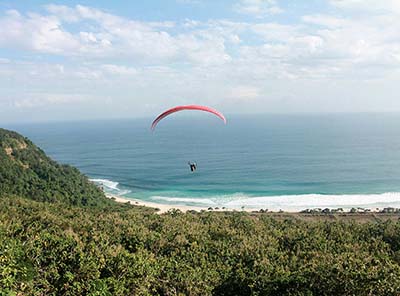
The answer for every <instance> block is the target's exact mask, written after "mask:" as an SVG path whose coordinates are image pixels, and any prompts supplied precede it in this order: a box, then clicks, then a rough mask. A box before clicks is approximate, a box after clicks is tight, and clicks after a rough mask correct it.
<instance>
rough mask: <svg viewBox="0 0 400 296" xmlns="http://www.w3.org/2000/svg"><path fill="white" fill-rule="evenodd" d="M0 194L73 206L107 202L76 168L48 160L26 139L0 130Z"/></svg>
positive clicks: (99, 191)
mask: <svg viewBox="0 0 400 296" xmlns="http://www.w3.org/2000/svg"><path fill="white" fill-rule="evenodd" d="M0 194H15V195H18V196H21V197H26V198H30V199H34V200H38V201H48V202H64V203H69V204H74V205H84V206H86V205H97V204H100V203H104V202H107V201H106V198H105V197H104V194H103V193H102V192H101V190H99V189H98V188H97V187H96V186H95V185H93V184H92V183H91V182H89V181H88V179H87V177H86V176H84V175H82V174H81V173H80V172H79V171H78V170H77V169H76V168H73V167H71V166H68V165H60V164H58V163H57V162H55V161H53V160H51V159H50V158H49V157H48V156H46V154H45V153H44V152H43V151H42V150H41V149H40V148H38V147H37V146H35V145H34V144H33V143H32V142H31V141H30V140H29V139H27V138H25V137H23V136H21V135H19V134H17V133H15V132H12V131H8V130H5V129H0Z"/></svg>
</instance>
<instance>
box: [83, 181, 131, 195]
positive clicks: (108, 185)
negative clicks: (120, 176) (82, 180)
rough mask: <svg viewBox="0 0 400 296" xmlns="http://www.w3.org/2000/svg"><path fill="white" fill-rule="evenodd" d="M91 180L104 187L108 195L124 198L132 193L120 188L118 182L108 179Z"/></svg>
mask: <svg viewBox="0 0 400 296" xmlns="http://www.w3.org/2000/svg"><path fill="white" fill-rule="evenodd" d="M89 180H90V181H92V182H93V183H95V184H97V185H99V186H103V188H104V191H105V192H107V193H112V194H115V195H120V196H122V195H125V194H128V193H130V192H131V191H130V190H127V189H121V188H118V185H119V183H118V182H114V181H111V180H108V179H89Z"/></svg>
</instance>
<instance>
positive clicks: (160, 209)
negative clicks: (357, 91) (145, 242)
mask: <svg viewBox="0 0 400 296" xmlns="http://www.w3.org/2000/svg"><path fill="white" fill-rule="evenodd" d="M105 196H106V197H107V198H109V199H112V200H113V201H115V202H118V203H129V204H131V205H134V206H143V207H147V208H153V209H157V210H156V213H157V214H163V213H167V212H168V211H170V210H174V209H175V210H180V211H181V212H184V213H186V212H188V211H197V212H200V211H212V212H248V213H253V212H260V213H263V212H264V210H263V209H261V208H245V207H243V208H241V209H234V208H226V207H222V208H220V207H215V208H214V207H211V206H210V207H207V206H205V207H200V206H188V205H171V204H165V203H156V202H151V201H144V200H141V199H137V198H127V197H123V196H119V195H114V194H111V193H105ZM327 209H329V210H328V211H326V210H327ZM265 212H268V213H288V214H296V213H297V214H300V213H302V214H318V213H320V214H334V213H338V214H341V213H342V214H348V213H353V214H365V213H400V209H398V208H393V207H386V208H385V207H383V208H382V207H377V208H373V209H370V208H363V207H354V208H347V207H343V208H340V210H339V208H325V209H321V208H305V209H302V210H289V209H280V210H278V211H274V210H265Z"/></svg>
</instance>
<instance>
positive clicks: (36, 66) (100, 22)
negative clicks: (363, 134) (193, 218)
mask: <svg viewBox="0 0 400 296" xmlns="http://www.w3.org/2000/svg"><path fill="white" fill-rule="evenodd" d="M399 32H400V2H399V1H397V0H382V1H375V0H304V1H298V0H296V1H295V0H231V1H227V0H223V1H208V0H207V1H205V0H163V1H149V0H148V1H52V2H50V1H41V0H40V1H0V122H21V121H48V120H81V119H96V118H126V117H151V116H154V115H156V114H158V113H159V112H160V111H162V110H163V109H164V108H167V107H170V106H174V105H178V104H191V103H198V104H204V105H210V106H213V107H216V108H219V109H221V110H222V111H224V112H225V113H231V114H232V113H246V114H247V113H325V112H387V111H400V101H399V99H398V98H397V97H398V93H399V91H400V86H399V83H398V81H399V78H400V33H399Z"/></svg>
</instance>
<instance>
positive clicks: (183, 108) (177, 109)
mask: <svg viewBox="0 0 400 296" xmlns="http://www.w3.org/2000/svg"><path fill="white" fill-rule="evenodd" d="M182 110H199V111H205V112H210V113H212V114H215V115H217V116H218V117H219V118H221V119H222V120H223V121H224V123H226V118H225V116H224V115H223V114H222V113H221V112H219V111H217V110H215V109H213V108H210V107H206V106H199V105H186V106H177V107H174V108H171V109H168V110H167V111H165V112H163V113H161V114H160V115H158V116H157V118H156V119H154V121H153V123H152V124H151V130H154V129H155V127H156V126H157V124H158V123H159V122H160V120H162V119H163V118H164V117H167V116H168V115H170V114H172V113H175V112H178V111H182Z"/></svg>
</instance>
